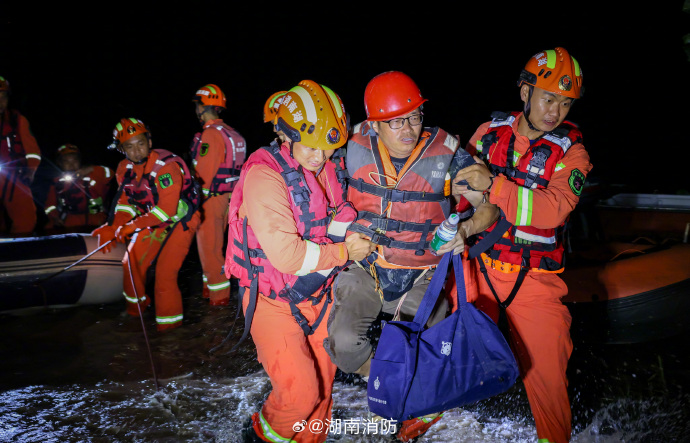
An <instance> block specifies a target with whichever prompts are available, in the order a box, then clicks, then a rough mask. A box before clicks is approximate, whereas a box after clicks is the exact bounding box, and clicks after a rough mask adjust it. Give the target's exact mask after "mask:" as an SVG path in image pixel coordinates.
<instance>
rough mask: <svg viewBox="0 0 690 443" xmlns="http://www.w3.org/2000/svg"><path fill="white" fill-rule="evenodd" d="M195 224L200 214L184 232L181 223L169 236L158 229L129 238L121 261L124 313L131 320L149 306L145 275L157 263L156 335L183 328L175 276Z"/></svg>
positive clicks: (195, 226) (155, 284) (178, 290)
mask: <svg viewBox="0 0 690 443" xmlns="http://www.w3.org/2000/svg"><path fill="white" fill-rule="evenodd" d="M198 224H199V213H198V212H196V213H195V214H194V216H193V217H192V219H191V220H190V221H189V222H188V223H187V227H188V229H187V230H185V229H184V227H183V226H182V223H177V224H176V225H175V227H174V228H173V230H172V231H171V232H168V230H167V228H160V227H159V228H153V229H143V230H141V231H139V232H137V233H136V234H134V235H133V236H132V239H131V240H130V242H129V246H128V251H129V253H127V254H125V255H124V257H123V259H122V266H123V268H124V280H123V283H124V293H123V294H124V296H125V299H126V300H127V312H128V313H129V314H130V315H134V316H138V315H139V308H141V309H142V310H143V309H144V308H146V307H147V306H148V305H149V304H150V303H151V300H150V298H149V297H148V296H147V294H146V293H145V291H146V272H147V271H148V269H149V267H150V266H151V263H152V262H153V260H156V277H155V281H154V297H155V307H156V324H157V327H158V330H159V331H162V330H165V329H172V328H175V327H178V326H181V325H182V318H183V313H182V293H181V292H180V288H179V286H178V285H177V275H178V273H179V271H180V268H181V267H182V263H183V262H184V259H185V258H186V257H187V253H188V252H189V247H190V246H191V244H192V240H193V239H194V233H195V230H196V228H197V226H198ZM118 246H119V245H118ZM161 247H162V248H163V250H161ZM156 256H158V258H157V259H156ZM130 263H131V274H130V267H129V266H130ZM137 296H138V299H137ZM137 302H138V303H139V304H140V306H139V307H137Z"/></svg>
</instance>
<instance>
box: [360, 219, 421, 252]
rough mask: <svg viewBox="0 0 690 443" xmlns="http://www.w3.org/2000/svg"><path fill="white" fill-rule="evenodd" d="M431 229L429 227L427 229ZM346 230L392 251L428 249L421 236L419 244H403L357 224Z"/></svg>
mask: <svg viewBox="0 0 690 443" xmlns="http://www.w3.org/2000/svg"><path fill="white" fill-rule="evenodd" d="M429 229H431V225H430V227H429ZM348 230H350V231H352V232H359V233H362V234H364V235H367V236H368V237H370V238H371V242H372V243H376V244H377V245H379V246H384V247H386V248H393V249H407V250H414V251H418V250H420V249H429V243H430V242H428V241H426V236H422V238H421V240H420V241H419V242H403V241H397V240H393V239H392V238H390V237H388V236H386V235H383V234H380V233H378V232H376V231H375V230H373V229H370V228H367V227H366V226H362V225H360V224H359V223H352V224H351V225H350V227H349V228H348Z"/></svg>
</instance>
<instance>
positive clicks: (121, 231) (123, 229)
mask: <svg viewBox="0 0 690 443" xmlns="http://www.w3.org/2000/svg"><path fill="white" fill-rule="evenodd" d="M136 230H137V227H136V226H134V223H132V222H130V223H127V224H126V225H122V226H120V227H119V228H117V231H116V232H115V238H116V239H117V241H119V242H120V243H125V242H126V241H127V239H128V238H129V237H130V236H131V235H132V234H134V231H136Z"/></svg>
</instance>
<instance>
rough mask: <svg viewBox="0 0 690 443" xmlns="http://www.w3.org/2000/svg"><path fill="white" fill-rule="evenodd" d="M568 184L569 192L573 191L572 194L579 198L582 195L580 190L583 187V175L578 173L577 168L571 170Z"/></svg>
mask: <svg viewBox="0 0 690 443" xmlns="http://www.w3.org/2000/svg"><path fill="white" fill-rule="evenodd" d="M568 184H569V185H570V190H571V191H573V194H575V195H577V196H579V195H580V194H582V188H584V186H585V174H583V173H582V172H580V170H579V169H577V168H576V169H573V170H572V172H571V173H570V178H569V179H568Z"/></svg>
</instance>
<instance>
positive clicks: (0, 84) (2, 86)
mask: <svg viewBox="0 0 690 443" xmlns="http://www.w3.org/2000/svg"><path fill="white" fill-rule="evenodd" d="M2 91H7V92H10V82H8V81H7V80H5V77H3V76H0V92H2Z"/></svg>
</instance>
